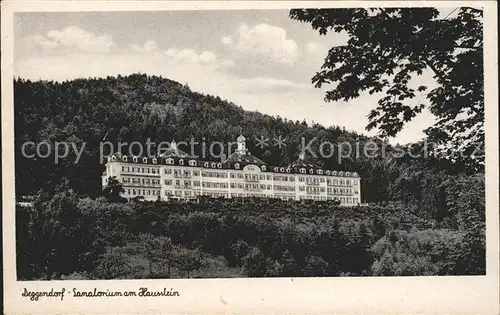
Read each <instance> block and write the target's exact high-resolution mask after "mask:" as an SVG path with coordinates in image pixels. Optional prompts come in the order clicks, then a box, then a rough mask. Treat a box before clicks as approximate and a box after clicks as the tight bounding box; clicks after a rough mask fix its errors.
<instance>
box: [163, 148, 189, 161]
mask: <svg viewBox="0 0 500 315" xmlns="http://www.w3.org/2000/svg"><path fill="white" fill-rule="evenodd" d="M160 157H162V158H184V159H193V158H194V157H193V156H192V155H189V154H187V153H186V152H184V151H182V150H180V149H178V148H168V149H165V150H164V151H163V153H162V154H161V155H160Z"/></svg>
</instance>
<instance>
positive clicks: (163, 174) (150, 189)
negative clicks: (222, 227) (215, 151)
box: [102, 136, 361, 206]
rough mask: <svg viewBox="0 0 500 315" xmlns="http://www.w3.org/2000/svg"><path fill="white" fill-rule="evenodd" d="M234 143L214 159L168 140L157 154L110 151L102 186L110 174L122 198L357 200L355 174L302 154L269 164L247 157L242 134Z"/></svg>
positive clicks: (358, 189)
mask: <svg viewBox="0 0 500 315" xmlns="http://www.w3.org/2000/svg"><path fill="white" fill-rule="evenodd" d="M237 145H238V147H237V150H236V152H234V153H233V154H231V155H230V156H228V157H227V158H225V159H222V160H221V161H220V162H213V161H202V160H200V159H197V158H194V157H192V156H190V155H189V154H187V153H185V152H183V151H181V150H180V149H179V148H177V146H176V144H175V142H174V141H172V143H171V145H170V148H169V149H167V150H166V152H165V153H163V154H162V155H161V156H159V157H154V158H147V157H138V156H125V155H121V154H114V155H111V156H109V157H108V160H107V163H106V170H105V171H104V173H103V175H102V185H103V187H105V186H106V185H107V183H108V180H109V178H110V177H115V178H116V179H117V180H119V181H120V182H121V183H122V185H123V188H124V190H125V192H124V193H123V194H122V197H125V198H128V199H131V198H135V197H143V198H144V199H145V200H158V199H161V200H169V199H172V198H174V199H196V198H197V197H199V196H210V197H224V198H234V197H262V198H280V199H284V200H303V199H309V200H323V201H326V200H332V201H333V200H338V201H339V202H340V204H341V205H346V206H354V205H359V204H360V203H361V183H360V177H359V176H358V174H357V173H355V172H345V171H333V170H324V169H321V168H320V167H318V166H317V165H315V164H313V163H311V162H309V161H307V160H306V159H305V158H304V154H303V153H302V154H301V155H300V157H299V159H298V160H297V161H296V162H294V163H292V164H290V165H288V166H269V165H267V164H266V163H265V162H263V161H262V160H260V159H258V158H256V157H255V156H252V155H251V153H250V152H249V151H248V150H247V149H246V145H245V138H244V137H243V136H240V137H238V139H237Z"/></svg>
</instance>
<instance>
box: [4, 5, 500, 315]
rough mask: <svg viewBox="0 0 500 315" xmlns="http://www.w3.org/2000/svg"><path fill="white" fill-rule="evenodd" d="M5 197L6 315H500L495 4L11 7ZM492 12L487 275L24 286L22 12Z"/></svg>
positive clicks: (488, 31)
mask: <svg viewBox="0 0 500 315" xmlns="http://www.w3.org/2000/svg"><path fill="white" fill-rule="evenodd" d="M1 4H2V51H1V54H2V63H1V66H2V90H1V91H2V106H1V107H2V145H3V147H2V161H3V164H2V173H3V178H2V179H3V180H2V194H3V198H2V200H3V210H4V211H3V240H4V241H3V250H4V255H3V268H4V269H3V275H4V305H5V311H4V313H5V314H21V313H26V314H42V313H43V314H51V313H64V314H72V313H79V314H83V313H85V314H90V313H92V314H105V313H138V314H139V313H140V314H146V313H148V314H152V313H169V314H180V313H182V314H187V313H189V314H194V313H210V314H219V313H266V314H275V313H293V314H305V313H315V314H316V313H327V314H332V313H335V314H358V313H360V314H401V313H404V314H499V313H500V309H499V287H498V284H499V211H498V209H499V199H498V161H499V159H498V107H497V106H498V73H497V69H498V60H497V7H496V3H495V2H494V1H468V2H467V1H457V2H452V1H449V2H448V1H408V2H395V1H390V2H387V1H386V2H380V1H370V2H361V1H345V2H341V1H338V2H337V1H336V2H317V1H316V2H307V1H295V2H285V1H277V2H272V1H265V2H257V1H251V2H250V1H235V2H230V1H218V2H208V1H207V2H197V1H187V2H181V1H178V2H161V1H152V2H138V1H29V2H28V1H15V2H14V1H2V3H1ZM366 6H371V7H377V6H392V7H397V6H405V7H409V6H413V7H415V6H435V7H458V6H476V7H477V6H483V7H484V8H485V10H484V21H485V22H484V51H485V56H484V63H485V67H484V69H485V82H486V86H485V103H486V113H487V114H486V121H485V126H486V130H487V132H486V151H487V154H486V188H487V189H486V191H487V194H486V196H487V202H486V205H487V207H486V208H487V211H486V218H487V219H486V221H487V224H486V226H487V228H486V231H487V260H486V261H487V276H475V277H474V276H461V277H380V278H377V277H368V278H295V279H286V278H281V279H280V278H271V279H211V280H198V279H196V280H195V279H189V280H185V279H177V280H117V281H115V280H109V281H29V282H18V281H16V268H15V263H16V262H15V258H16V257H15V231H14V227H15V221H14V209H15V202H14V200H15V198H14V156H13V152H14V148H13V145H14V141H13V139H14V127H13V106H12V104H13V88H12V78H13V13H14V12H19V11H24V12H27V11H153V10H193V9H196V10H215V9H223V10H229V9H289V8H292V7H293V8H298V7H366ZM141 286H148V287H149V288H150V289H151V290H153V289H155V288H156V289H163V287H164V286H166V287H167V289H168V288H174V289H175V290H178V291H179V292H180V294H181V296H180V297H175V298H151V299H147V298H128V299H119V298H104V299H103V298H100V299H97V298H94V299H89V298H87V299H76V298H71V297H68V296H66V298H65V299H64V301H63V302H61V301H58V300H54V299H41V300H39V301H38V302H30V301H28V300H27V299H26V298H22V297H21V293H22V290H23V289H24V287H26V288H28V289H30V290H41V289H45V290H47V289H49V290H50V288H55V289H59V288H62V287H64V288H66V289H67V290H68V289H71V288H73V287H77V288H78V289H79V290H84V289H93V288H94V287H98V288H100V289H106V288H109V289H120V290H126V289H130V290H132V289H133V290H137V289H138V288H139V287H141Z"/></svg>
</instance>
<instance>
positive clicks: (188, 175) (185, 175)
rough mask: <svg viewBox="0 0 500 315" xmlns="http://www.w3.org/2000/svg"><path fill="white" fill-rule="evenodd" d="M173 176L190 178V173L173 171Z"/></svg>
mask: <svg viewBox="0 0 500 315" xmlns="http://www.w3.org/2000/svg"><path fill="white" fill-rule="evenodd" d="M174 177H175V178H191V174H178V173H174Z"/></svg>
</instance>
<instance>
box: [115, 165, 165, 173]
mask: <svg viewBox="0 0 500 315" xmlns="http://www.w3.org/2000/svg"><path fill="white" fill-rule="evenodd" d="M122 172H132V173H143V174H160V169H159V168H154V167H135V166H122Z"/></svg>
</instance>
